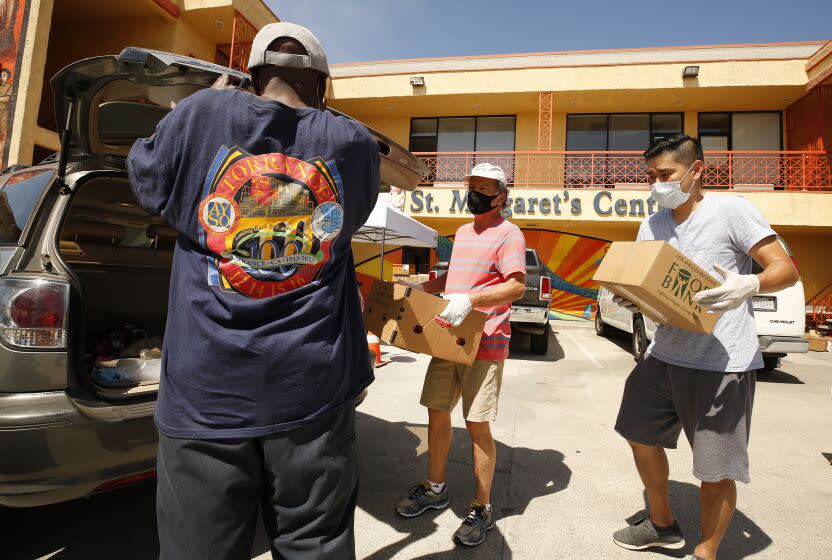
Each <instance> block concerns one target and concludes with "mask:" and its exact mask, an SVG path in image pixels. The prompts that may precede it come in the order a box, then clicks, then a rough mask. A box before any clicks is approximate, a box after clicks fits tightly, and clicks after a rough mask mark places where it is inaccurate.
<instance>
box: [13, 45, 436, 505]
mask: <svg viewBox="0 0 832 560" xmlns="http://www.w3.org/2000/svg"><path fill="white" fill-rule="evenodd" d="M222 73H230V74H233V75H235V76H236V77H237V78H238V79H240V80H247V79H248V76H246V75H245V74H242V73H238V72H233V71H231V70H229V69H228V68H225V67H221V66H217V65H214V64H210V63H207V62H203V61H200V60H195V59H190V58H186V57H181V56H177V55H172V54H168V53H161V52H157V51H149V50H144V49H137V48H128V49H125V50H124V51H122V52H121V54H119V55H118V56H103V57H96V58H90V59H86V60H82V61H79V62H76V63H74V64H72V65H70V66H68V67H67V68H64V69H63V70H61V71H60V72H59V73H58V74H57V75H56V76H55V77H54V78H53V79H52V82H51V84H52V87H53V89H54V90H55V99H56V103H55V110H56V117H57V122H58V123H61V125H63V126H65V128H64V130H62V131H61V151H60V153H59V154H57V157H55V158H53V160H52V161H47V162H44V164H42V165H37V166H34V167H23V166H14V167H13V168H10V169H9V170H7V171H5V172H4V173H3V174H2V175H0V449H2V452H1V453H0V506H14V507H26V506H37V505H43V504H49V503H54V502H59V501H64V500H69V499H73V498H77V497H81V496H84V495H87V494H90V493H92V492H96V491H101V490H106V489H110V488H114V487H117V486H120V485H122V484H126V483H130V482H134V481H138V480H141V479H144V478H149V477H152V476H154V474H155V471H154V468H155V458H156V446H157V432H156V428H155V426H154V423H153V419H152V415H153V412H154V408H155V404H156V392H157V389H158V373H157V377H156V378H155V379H154V378H153V376H136V377H135V378H126V379H125V378H120V377H118V376H113V375H101V370H100V368H99V367H98V366H99V365H100V364H101V363H103V362H105V361H106V360H117V359H127V360H130V359H134V360H135V361H136V362H137V363H138V362H141V358H144V357H146V356H145V352H150V351H153V350H155V348H152V347H157V346H160V345H161V339H162V336H163V334H164V327H165V319H166V312H167V300H168V287H169V283H170V273H171V262H172V257H173V251H174V247H175V244H176V232H175V231H174V230H173V229H172V228H171V227H169V226H168V225H166V224H165V223H164V222H163V221H162V220H161V218H159V217H155V216H150V215H148V214H147V213H146V212H145V211H144V210H143V209H142V208H141V207H140V206H139V205H138V204H137V203H136V201H135V199H134V197H133V194H132V191H131V188H130V184H129V182H128V179H127V174H126V172H125V168H124V160H125V157H126V155H127V153H128V151H129V149H130V146H131V145H132V143H133V141H134V140H135V139H136V138H140V137H145V136H149V135H150V134H152V133H153V131H154V130H155V127H156V123H157V122H158V121H159V120H160V119H161V118H162V117H163V116H164V115H165V114H167V113H168V112H169V111H170V110H171V109H172V108H173V107H174V106H175V105H176V103H177V102H178V101H179V100H181V99H182V98H184V97H186V96H188V95H190V94H192V93H194V92H196V91H197V90H199V89H202V88H206V87H209V86H210V85H211V84H212V83H213V82H214V81H215V79H216V78H217V77H218V76H219V75H220V74H222ZM206 118H210V115H206ZM371 132H373V133H374V134H375V135H376V139H377V140H378V142H379V148H380V151H381V154H382V182H383V183H384V184H387V185H389V184H395V185H398V186H403V187H405V188H410V187H412V186H413V185H415V184H416V183H417V182H418V181H419V179H420V178H421V176H422V173H423V171H424V165H423V164H422V162H420V161H419V160H417V159H415V158H414V157H413V156H412V155H411V154H410V153H409V152H407V151H406V150H405V149H404V148H402V147H401V146H399V145H398V144H396V143H394V142H392V141H390V140H389V139H387V138H386V137H384V136H382V135H381V134H378V133H377V132H375V131H372V130H371ZM140 352H141V353H142V356H141V357H139V356H138V354H139V353H140ZM154 357H158V354H156V355H155V356H154Z"/></svg>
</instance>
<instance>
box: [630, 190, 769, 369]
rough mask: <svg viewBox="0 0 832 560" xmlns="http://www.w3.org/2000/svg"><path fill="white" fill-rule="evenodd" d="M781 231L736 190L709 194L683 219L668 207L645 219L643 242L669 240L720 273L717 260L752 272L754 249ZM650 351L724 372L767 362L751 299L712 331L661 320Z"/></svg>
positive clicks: (641, 231)
mask: <svg viewBox="0 0 832 560" xmlns="http://www.w3.org/2000/svg"><path fill="white" fill-rule="evenodd" d="M773 235H776V234H775V232H774V230H773V229H771V226H770V225H769V224H768V222H767V221H766V219H765V218H764V217H763V215H762V213H761V212H760V211H759V210H758V209H757V208H755V207H754V206H753V205H752V204H751V203H750V202H748V201H747V200H745V199H744V198H742V197H741V196H736V195H719V194H707V195H705V197H704V198H703V199H702V202H701V203H700V204H699V207H698V208H697V209H696V211H695V212H694V213H693V214H691V215H690V217H688V219H687V220H685V221H684V222H683V223H681V224H677V223H676V221H675V220H674V218H673V212H672V211H671V210H668V209H662V210H660V211H659V212H657V213H656V214H654V215H652V216H650V217H649V218H648V219H646V220H645V221H644V222H643V223H642V224H641V228H640V229H639V232H638V237H637V238H636V240H637V241H648V240H661V241H667V242H668V243H670V244H671V245H672V246H674V247H676V248H677V249H679V250H680V251H681V252H682V253H684V254H685V255H687V257H688V258H690V259H691V260H693V261H694V262H695V263H696V264H698V265H699V266H701V267H702V268H703V269H705V270H706V271H708V272H709V273H711V274H712V275H713V276H714V277H715V278H717V279H721V278H722V276H721V275H720V274H718V271H717V270H716V269H715V268H714V264H719V265H720V266H722V267H724V268H726V269H728V270H731V271H734V272H737V273H738V274H750V273H751V263H752V259H751V256H750V255H749V252H750V251H751V249H752V248H753V247H754V246H755V245H756V244H757V243H759V242H760V241H762V240H763V239H765V238H767V237H771V236H773ZM647 353H648V354H650V355H653V356H655V357H656V358H658V359H659V360H662V361H663V362H667V363H669V364H673V365H677V366H682V367H688V368H694V369H701V370H707V371H718V372H739V371H750V370H754V369H759V368H761V367H763V359H762V356H761V354H760V345H759V342H758V340H757V328H756V325H755V322H754V312H753V309H752V303H751V299H748V300H747V301H746V302H745V303H744V304H743V305H741V306H740V307H738V308H737V309H732V310H730V311H726V312H725V313H723V314H722V316H721V317H720V319H719V321H718V322H717V324H716V326H715V327H714V330H713V333H711V334H710V335H707V334H700V333H693V332H689V331H684V330H681V329H675V328H672V327H667V326H664V325H659V327H658V329H657V330H656V335H655V337H654V338H653V342H652V343H651V344H650V347H649V348H648V349H647Z"/></svg>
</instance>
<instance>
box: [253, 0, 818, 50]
mask: <svg viewBox="0 0 832 560" xmlns="http://www.w3.org/2000/svg"><path fill="white" fill-rule="evenodd" d="M265 2H266V4H267V5H268V6H269V7H270V8H271V9H272V11H274V12H275V13H276V14H277V16H278V17H279V18H280V19H281V20H283V21H291V22H294V23H299V24H301V25H304V26H306V27H308V28H309V29H311V30H312V32H314V33H315V35H317V36H318V38H319V39H320V40H321V43H323V46H324V50H325V51H326V53H327V57H328V59H329V63H330V64H335V63H341V62H360V61H368V60H391V59H399V58H423V57H437V56H461V55H481V54H505V53H522V52H543V51H562V50H584V49H615V48H633V47H636V48H638V47H663V46H674V45H707V44H726V43H770V42H781V41H815V40H826V39H832V26H830V25H829V22H830V21H832V1H830V0H788V1H786V2H777V3H775V2H773V1H765V0H718V1H715V0H689V1H682V0H663V1H662V0H652V1H651V0H572V1H569V2H564V1H561V0H504V1H496V0H265Z"/></svg>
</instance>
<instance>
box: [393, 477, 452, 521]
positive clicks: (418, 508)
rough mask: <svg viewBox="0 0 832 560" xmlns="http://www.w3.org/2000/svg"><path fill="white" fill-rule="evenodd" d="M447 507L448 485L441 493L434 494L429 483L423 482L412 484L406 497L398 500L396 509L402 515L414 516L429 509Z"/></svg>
mask: <svg viewBox="0 0 832 560" xmlns="http://www.w3.org/2000/svg"><path fill="white" fill-rule="evenodd" d="M446 507H448V486H447V485H445V489H444V490H442V493H441V494H435V493H434V492H433V490H431V489H430V484H428V483H427V482H423V483H422V484H417V485H416V486H413V487H412V488H411V489H410V490H408V492H407V498H405V499H404V500H402V501H401V502H399V504H398V505H397V506H396V511H397V512H398V514H399V515H401V516H402V517H416V516H418V515H422V514H423V513H425V512H426V511H427V510H429V509H445V508H446Z"/></svg>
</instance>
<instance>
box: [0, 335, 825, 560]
mask: <svg viewBox="0 0 832 560" xmlns="http://www.w3.org/2000/svg"><path fill="white" fill-rule="evenodd" d="M555 328H556V331H557V332H556V333H555V334H554V335H553V339H552V341H551V343H550V347H549V353H548V354H547V355H546V356H535V355H532V354H530V353H528V352H527V351H525V348H528V347H527V346H525V345H524V344H523V343H524V341H523V340H522V337H517V340H516V341H513V342H514V345H513V348H512V354H511V356H510V358H509V361H508V362H507V365H506V369H505V373H504V382H503V383H504V385H503V393H502V397H501V407H500V412H499V417H498V420H497V421H496V422H495V423H494V425H493V432H494V435H495V437H496V439H497V441H498V443H497V452H498V465H497V474H496V477H495V484H494V491H493V495H492V502H493V503H494V506H495V508H496V510H497V515H498V523H497V529H496V530H494V531H492V532H491V533H489V535H488V538H487V539H486V541H485V543H483V545H481V546H480V547H479V548H477V549H473V550H470V549H466V550H460V549H455V548H454V546H453V544H452V543H451V540H450V537H451V534H452V533H453V531H454V530H455V529H456V527H457V526H458V524H459V516H460V515H461V514H462V512H463V510H464V508H465V506H466V505H467V503H468V501H469V499H470V497H471V495H472V492H473V482H472V476H471V459H470V443H469V441H468V439H467V433H466V432H465V429H464V422H463V420H462V416H461V413H460V412H459V411H456V412H455V414H454V426H455V431H454V443H453V448H452V451H451V460H450V464H449V469H448V483H449V490H450V496H451V507H450V508H448V509H447V510H444V511H441V512H435V513H429V514H425V515H424V516H422V517H419V518H416V519H409V520H408V519H403V518H399V517H398V516H397V515H396V514H395V512H394V511H393V505H394V504H395V503H396V502H397V501H398V500H399V499H401V497H403V496H404V495H405V493H406V491H407V488H408V486H410V485H412V484H414V483H416V482H418V481H419V480H421V478H422V477H423V476H424V472H425V465H426V449H427V447H426V441H427V426H426V421H427V417H426V413H425V411H424V410H423V409H422V408H421V406H420V405H419V404H418V399H419V392H420V389H421V381H422V376H423V374H424V370H425V367H426V365H427V358H426V357H424V356H419V355H414V354H409V353H407V352H403V351H400V350H398V349H396V348H386V347H385V348H384V351H385V359H387V360H389V361H390V363H389V364H387V365H385V366H384V367H382V368H379V369H378V370H377V381H376V383H375V384H374V385H373V386H372V388H371V391H370V394H369V396H368V398H367V399H366V401H365V402H364V403H363V404H362V405H361V407H360V408H359V415H358V416H359V419H358V430H359V432H358V450H359V454H360V461H361V467H360V468H361V477H362V478H361V492H360V496H359V502H358V511H357V513H356V541H357V551H358V555H357V556H358V558H362V559H372V560H388V559H397V560H404V559H408V560H410V559H417V558H418V559H428V558H474V557H477V558H488V559H509V558H514V559H521V558H522V559H526V558H528V559H532V558H535V559H536V558H582V559H585V558H593V559H606V558H609V559H619V558H622V559H623V558H634V557H640V558H660V557H663V556H666V555H664V554H660V553H653V552H644V553H633V552H628V551H624V550H623V549H619V548H617V547H616V546H615V545H614V544H613V543H612V540H611V535H612V532H613V531H615V530H616V529H618V528H620V527H622V526H623V525H624V523H626V520H627V519H631V518H632V517H633V516H635V515H636V514H638V513H639V512H640V511H641V510H642V509H643V508H644V498H643V495H642V492H641V489H640V483H639V479H638V475H637V473H636V471H635V468H634V467H633V465H632V461H631V457H630V453H629V450H628V448H627V446H626V444H625V443H624V442H623V440H621V438H620V437H619V436H618V435H617V434H615V432H614V431H613V429H612V424H613V423H614V420H615V415H616V413H617V409H618V403H619V398H620V395H621V390H622V387H623V384H624V380H625V378H626V375H627V373H628V372H629V370H630V369H631V368H632V366H633V364H634V362H633V359H632V357H631V356H630V355H629V354H628V353H627V351H626V348H627V346H628V341H627V340H626V339H625V338H616V339H613V340H606V339H601V338H598V337H597V336H595V334H594V333H593V332H592V331H591V330H589V329H588V328H584V327H576V326H574V325H562V326H556V327H555ZM830 387H832V354H818V353H811V354H806V355H796V356H791V357H789V358H787V359H786V360H784V362H783V365H782V366H781V368H780V369H779V370H778V371H776V372H775V373H773V374H770V375H766V376H761V377H760V378H759V379H758V385H757V397H756V403H755V410H754V417H753V426H752V438H751V476H752V483H751V484H749V485H747V486H741V487H740V488H739V500H738V501H739V506H738V511H737V514H736V516H735V518H734V522H733V523H732V525H731V527H730V529H729V531H728V534H727V536H726V539H725V542H724V545H723V549H722V554H721V558H725V559H734V558H755V559H757V558H759V559H782V558H790V559H791V558H794V559H803V558H807V559H808V558H828V557H830V556H832V532H830V530H829V527H830V526H832V507H830V505H831V504H832V464H830V460H829V459H828V458H827V457H825V456H824V453H826V454H829V457H830V458H832V395H831V394H830ZM669 457H670V463H671V478H672V483H671V498H672V501H673V503H674V507H675V508H676V515H677V517H678V518H679V520H680V523H681V525H682V527H683V530H684V531H685V534H686V538H687V541H688V547H687V548H686V549H685V550H684V551H680V553H679V554H678V555H677V557H681V556H682V552H684V553H690V551H691V550H692V548H693V546H694V545H695V543H696V540H697V533H698V497H697V486H696V480H695V479H694V478H693V476H692V474H691V456H690V450H689V449H688V447H687V444H686V442H685V441H684V440H682V441H680V445H679V449H678V450H676V451H673V452H671V453H670V454H669ZM153 492H154V487H153V484H152V483H149V484H148V483H145V484H142V485H139V486H135V487H132V488H127V489H123V490H120V491H117V492H113V493H110V494H106V495H99V496H95V497H93V498H90V499H86V500H80V501H76V502H71V503H67V504H60V505H56V506H50V507H44V508H36V509H31V510H6V511H3V512H0V516H1V517H0V522H1V523H0V527H2V533H0V534H2V540H0V558H4V559H18V558H19V559H36V558H54V559H60V560H67V559H78V560H81V559H83V560H90V559H97V558H107V559H110V558H116V559H142V560H144V559H150V558H155V557H156V555H157V553H158V546H157V543H156V536H155V531H156V526H155V517H154V516H155V514H154V503H153ZM267 551H268V547H267V544H266V542H265V540H264V539H263V537H262V535H261V536H260V537H259V538H258V539H257V542H256V544H255V549H254V550H253V551H252V558H269V557H270V555H269V554H268V552H267Z"/></svg>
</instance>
